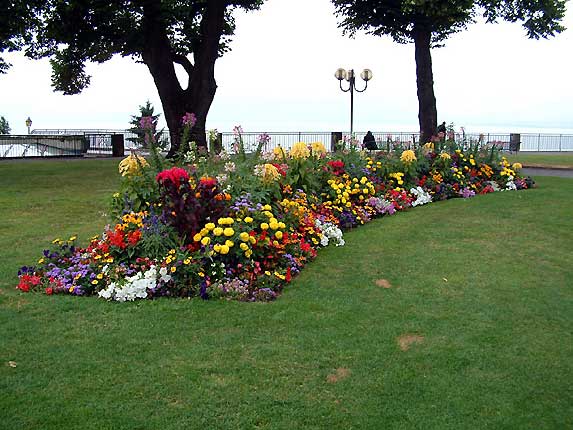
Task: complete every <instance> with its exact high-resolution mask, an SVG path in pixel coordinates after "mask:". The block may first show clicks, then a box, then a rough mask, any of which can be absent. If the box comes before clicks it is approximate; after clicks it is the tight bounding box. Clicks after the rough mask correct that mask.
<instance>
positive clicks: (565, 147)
mask: <svg viewBox="0 0 573 430" xmlns="http://www.w3.org/2000/svg"><path fill="white" fill-rule="evenodd" d="M365 134H366V133H364V132H358V133H355V136H354V138H355V140H354V141H355V142H356V144H357V145H361V143H362V140H363V138H364V135H365ZM373 134H374V137H375V139H376V143H377V146H378V147H379V148H380V149H385V148H389V147H391V146H393V145H397V144H400V145H401V146H403V147H408V148H414V147H416V146H418V145H420V140H419V139H420V135H419V133H416V132H374V133H373ZM137 137H138V136H137V135H136V134H135V133H133V132H132V131H130V130H111V129H82V130H79V129H44V130H34V131H33V132H32V133H31V134H29V135H24V136H14V135H0V158H22V157H66V156H67V157H70V156H112V155H113V156H123V155H124V153H125V152H126V151H129V150H131V149H141V148H139V146H138V144H137ZM218 137H219V139H220V141H221V144H222V147H223V149H225V150H226V151H227V152H230V153H233V152H235V151H236V149H237V145H236V136H235V135H234V134H233V133H219V135H218ZM450 137H451V138H453V139H455V140H456V142H458V143H459V144H461V145H462V146H470V145H475V144H481V145H495V146H498V147H499V148H500V149H502V150H505V151H535V152H538V151H555V152H561V151H573V135H571V134H541V133H538V134H532V133H523V134H518V133H481V134H473V133H463V132H462V133H453V135H451V136H450ZM241 138H242V140H243V145H244V147H245V149H246V151H248V152H251V151H254V150H255V149H256V148H257V146H258V144H259V141H260V139H261V138H264V139H265V140H268V142H267V143H266V144H265V145H264V149H265V150H267V151H270V150H273V149H274V148H276V147H278V146H280V147H282V148H284V149H285V150H288V149H290V148H291V147H292V146H293V145H294V144H295V143H296V142H305V143H313V142H322V143H323V144H324V146H325V147H326V149H327V150H332V149H333V148H334V145H335V143H338V141H339V140H346V142H347V144H348V143H349V142H350V140H349V139H348V137H347V136H345V135H344V134H343V133H342V132H272V133H253V132H248V133H242V134H241ZM160 139H162V140H164V141H166V142H169V133H168V132H166V131H165V132H163V133H162V134H160ZM168 147H169V143H168V144H167V148H168Z"/></svg>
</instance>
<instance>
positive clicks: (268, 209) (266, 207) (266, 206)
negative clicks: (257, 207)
mask: <svg viewBox="0 0 573 430" xmlns="http://www.w3.org/2000/svg"><path fill="white" fill-rule="evenodd" d="M263 210H264V211H271V210H273V208H272V207H271V205H264V206H263Z"/></svg>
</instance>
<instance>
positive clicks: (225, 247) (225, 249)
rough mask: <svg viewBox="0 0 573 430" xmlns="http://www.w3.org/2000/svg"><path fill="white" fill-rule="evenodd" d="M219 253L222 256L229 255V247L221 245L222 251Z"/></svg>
mask: <svg viewBox="0 0 573 430" xmlns="http://www.w3.org/2000/svg"><path fill="white" fill-rule="evenodd" d="M219 253H220V254H222V255H225V254H228V253H229V247H228V246H227V245H221V249H220V250H219Z"/></svg>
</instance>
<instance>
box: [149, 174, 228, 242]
mask: <svg viewBox="0 0 573 430" xmlns="http://www.w3.org/2000/svg"><path fill="white" fill-rule="evenodd" d="M157 182H158V183H159V193H160V202H161V207H162V211H163V218H164V219H165V221H166V222H167V224H169V225H171V226H172V227H173V228H175V229H176V230H177V232H178V233H179V235H180V237H182V238H183V240H184V242H185V243H187V244H189V243H193V236H194V235H195V234H196V233H198V232H199V231H200V230H201V229H202V228H203V226H204V225H205V224H206V223H207V222H217V220H218V219H219V218H221V217H223V216H224V215H225V213H226V212H227V209H228V199H227V198H225V197H224V196H225V194H224V193H221V192H220V190H219V186H218V183H217V179H216V178H210V177H203V178H200V179H198V180H195V178H193V180H192V181H190V177H189V173H188V172H187V171H186V170H185V169H181V168H178V167H174V168H172V169H169V170H164V171H163V172H161V173H159V174H158V175H157ZM194 182H196V184H197V185H193V183H194ZM222 196H223V197H222Z"/></svg>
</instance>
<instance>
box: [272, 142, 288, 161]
mask: <svg viewBox="0 0 573 430" xmlns="http://www.w3.org/2000/svg"><path fill="white" fill-rule="evenodd" d="M273 154H274V156H275V158H283V156H284V155H285V152H284V149H283V148H282V147H281V146H280V145H279V146H277V147H276V148H275V149H273Z"/></svg>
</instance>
